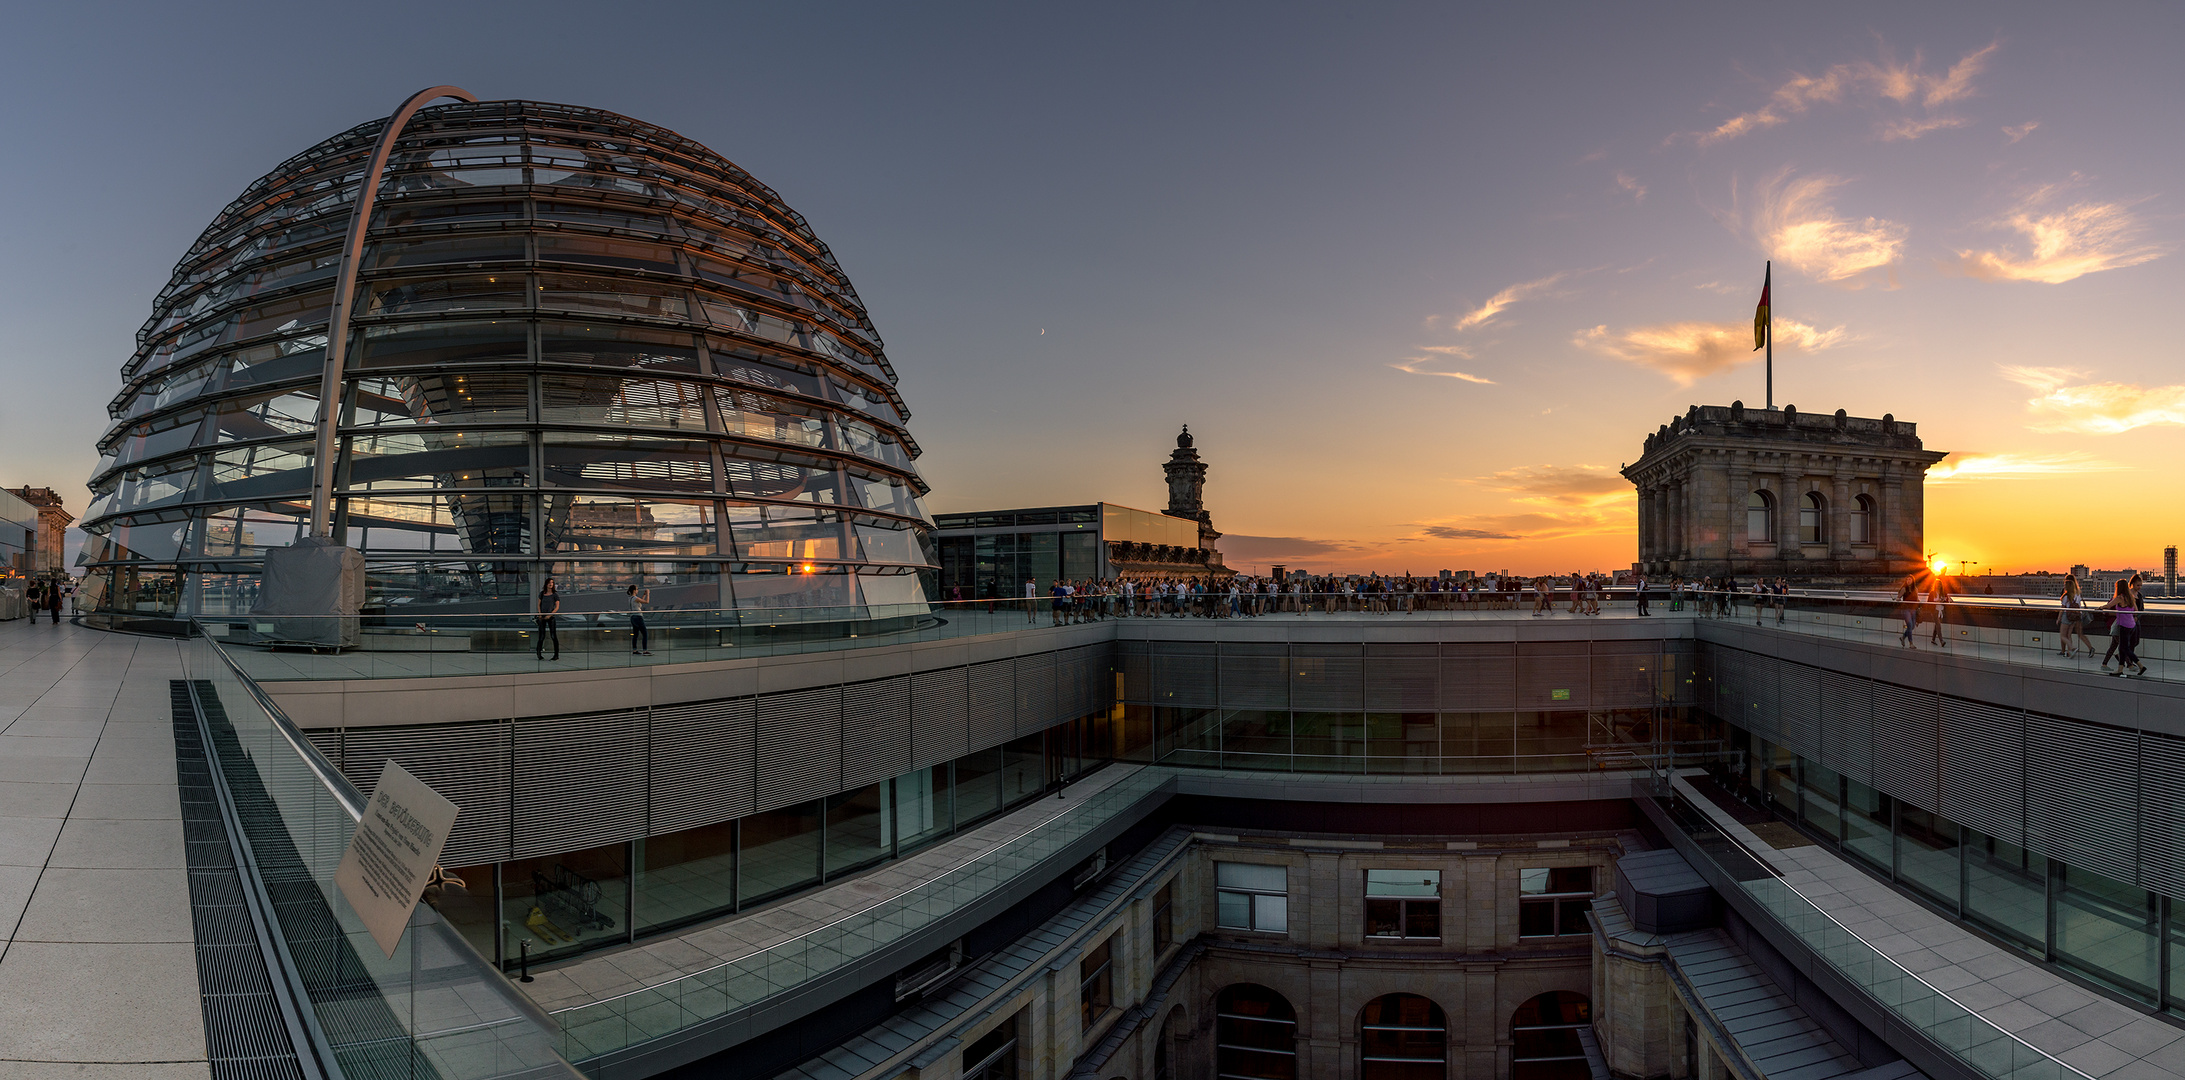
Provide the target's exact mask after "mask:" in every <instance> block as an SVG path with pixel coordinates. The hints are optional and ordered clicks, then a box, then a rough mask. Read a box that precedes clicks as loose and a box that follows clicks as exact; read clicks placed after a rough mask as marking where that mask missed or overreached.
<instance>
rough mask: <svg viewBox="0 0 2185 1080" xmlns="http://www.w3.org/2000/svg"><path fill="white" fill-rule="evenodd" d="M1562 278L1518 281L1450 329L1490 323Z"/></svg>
mask: <svg viewBox="0 0 2185 1080" xmlns="http://www.w3.org/2000/svg"><path fill="white" fill-rule="evenodd" d="M1564 277H1565V275H1563V274H1561V273H1555V274H1549V275H1548V276H1547V277H1544V278H1535V279H1533V280H1531V281H1520V282H1518V283H1517V284H1515V285H1512V286H1510V287H1509V288H1506V289H1504V290H1502V291H1501V292H1498V293H1496V294H1494V295H1493V296H1490V297H1488V298H1487V302H1486V303H1484V304H1481V305H1480V306H1478V307H1476V308H1473V309H1472V310H1471V311H1469V312H1466V313H1465V314H1463V315H1460V316H1458V317H1457V320H1456V322H1454V323H1451V324H1450V329H1452V330H1470V329H1472V328H1474V327H1479V326H1485V325H1487V324H1488V323H1489V322H1492V321H1493V320H1494V318H1495V316H1497V315H1500V314H1502V313H1503V311H1505V310H1507V309H1508V308H1509V306H1510V305H1512V304H1515V303H1517V302H1519V301H1521V300H1530V299H1532V298H1533V297H1535V296H1538V295H1540V294H1541V293H1544V292H1546V291H1548V290H1549V289H1552V288H1554V287H1555V285H1556V283H1557V282H1559V281H1562V280H1563V278H1564Z"/></svg>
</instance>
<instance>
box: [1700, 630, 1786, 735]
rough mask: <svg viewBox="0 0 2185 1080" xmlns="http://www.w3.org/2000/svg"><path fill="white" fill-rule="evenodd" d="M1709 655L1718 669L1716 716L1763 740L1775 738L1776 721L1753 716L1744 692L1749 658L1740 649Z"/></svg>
mask: <svg viewBox="0 0 2185 1080" xmlns="http://www.w3.org/2000/svg"><path fill="white" fill-rule="evenodd" d="M1708 655H1709V656H1711V657H1713V659H1714V666H1715V715H1717V716H1720V717H1722V718H1723V719H1724V720H1727V721H1729V722H1730V723H1733V724H1736V725H1737V726H1739V727H1741V728H1744V729H1745V730H1747V731H1749V732H1752V733H1753V734H1755V735H1758V736H1760V737H1761V738H1763V739H1773V738H1775V724H1774V722H1773V721H1772V720H1771V719H1770V718H1767V717H1756V716H1754V715H1752V705H1751V703H1750V702H1751V699H1750V697H1749V696H1748V695H1747V694H1746V692H1745V674H1746V672H1747V670H1748V669H1749V668H1750V666H1751V665H1750V664H1748V663H1747V660H1748V657H1747V655H1746V654H1745V653H1744V652H1741V651H1739V650H1737V649H1715V650H1712V651H1711V652H1710V653H1709V654H1708Z"/></svg>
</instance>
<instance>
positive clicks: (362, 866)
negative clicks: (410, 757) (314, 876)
mask: <svg viewBox="0 0 2185 1080" xmlns="http://www.w3.org/2000/svg"><path fill="white" fill-rule="evenodd" d="M456 809H457V808H456V805H455V804H454V803H452V802H449V801H448V800H447V799H446V798H445V797H443V796H442V795H441V794H440V793H439V792H437V791H434V790H433V789H432V788H430V787H428V786H426V784H425V782H424V781H423V780H419V779H418V778H417V777H415V776H412V775H410V772H409V770H407V769H404V768H403V767H402V766H400V765H397V764H395V763H394V761H393V760H392V759H390V760H389V761H388V762H387V764H386V765H385V766H384V767H382V768H381V769H380V770H379V783H377V784H375V785H373V787H372V796H371V798H370V799H369V800H367V801H366V802H365V804H364V818H363V820H361V821H358V822H357V834H356V835H355V836H353V837H351V838H350V840H349V850H347V851H345V852H343V853H342V856H341V866H340V867H339V868H338V869H336V870H335V871H334V884H335V885H337V886H339V887H340V888H341V894H342V895H343V896H345V897H348V898H349V906H350V907H353V908H355V909H356V911H357V914H358V915H359V916H360V917H362V918H363V919H364V928H365V929H367V930H370V931H371V932H372V940H373V941H375V942H377V943H378V944H379V947H380V949H381V951H383V952H385V953H386V954H387V955H388V956H389V957H393V956H394V954H395V946H397V945H399V944H401V942H402V930H403V928H404V927H406V926H408V925H409V922H410V913H411V912H412V911H414V910H416V908H417V898H418V896H419V894H421V893H423V892H424V891H425V883H426V882H427V881H430V880H431V879H432V868H433V867H434V866H435V865H437V864H438V863H439V861H440V848H441V847H442V846H443V845H445V844H446V843H447V840H448V828H449V827H450V826H452V825H454V824H455V814H456Z"/></svg>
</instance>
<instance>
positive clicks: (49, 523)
mask: <svg viewBox="0 0 2185 1080" xmlns="http://www.w3.org/2000/svg"><path fill="white" fill-rule="evenodd" d="M7 492H8V494H10V495H13V496H15V497H16V498H18V499H21V500H23V501H24V502H26V503H28V504H30V505H31V506H32V507H35V508H36V509H37V518H38V527H37V538H36V539H35V540H34V541H33V542H32V545H31V547H32V550H31V551H30V552H29V554H30V558H29V559H28V560H27V562H28V565H27V566H26V567H25V570H26V571H27V572H29V573H34V574H48V575H50V574H65V573H67V572H68V567H67V566H66V565H65V564H64V563H63V561H62V554H63V553H64V552H65V551H66V550H67V547H68V526H69V523H70V522H72V521H75V520H76V515H74V514H71V513H69V512H68V510H67V508H66V507H65V506H63V504H62V499H61V493H60V492H57V491H55V490H53V489H52V488H34V487H19V488H8V489H7Z"/></svg>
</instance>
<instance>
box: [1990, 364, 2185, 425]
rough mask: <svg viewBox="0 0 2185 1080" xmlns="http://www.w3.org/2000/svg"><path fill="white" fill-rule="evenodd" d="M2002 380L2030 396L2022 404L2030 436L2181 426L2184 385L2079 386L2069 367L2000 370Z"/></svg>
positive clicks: (2084, 375)
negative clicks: (2030, 392) (2030, 418)
mask: <svg viewBox="0 0 2185 1080" xmlns="http://www.w3.org/2000/svg"><path fill="white" fill-rule="evenodd" d="M2001 370H2002V375H2003V377H2004V378H2006V379H2009V380H2010V381H2012V382H2015V383H2018V384H2019V385H2021V386H2025V387H2027V388H2029V389H2031V390H2033V391H2034V393H2035V394H2036V395H2038V396H2036V397H2033V398H2030V399H2028V400H2027V402H2026V411H2027V412H2029V413H2032V414H2033V416H2034V422H2033V423H2032V424H2030V425H2028V426H2029V427H2031V428H2032V429H2033V430H2035V431H2042V432H2073V433H2077V434H2081V435H2117V434H2122V433H2124V432H2127V431H2131V430H2133V429H2135V428H2143V427H2152V426H2155V425H2160V424H2185V386H2140V385H2138V384H2136V383H2118V382H2082V381H2080V380H2082V379H2085V378H2087V376H2088V373H2087V372H2084V371H2079V370H2076V369H2074V368H2046V367H2017V366H2013V365H2005V366H2003V367H2002V369H2001Z"/></svg>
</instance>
